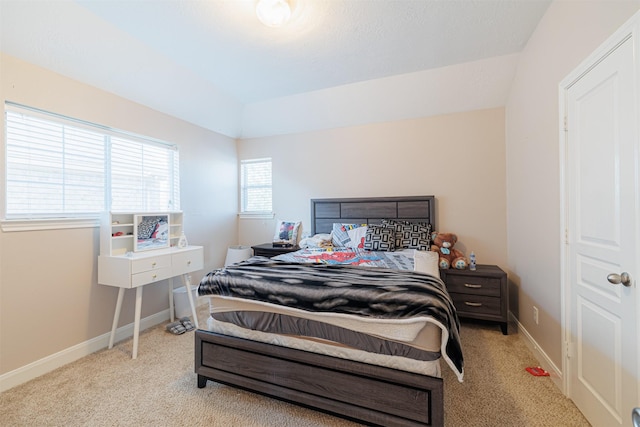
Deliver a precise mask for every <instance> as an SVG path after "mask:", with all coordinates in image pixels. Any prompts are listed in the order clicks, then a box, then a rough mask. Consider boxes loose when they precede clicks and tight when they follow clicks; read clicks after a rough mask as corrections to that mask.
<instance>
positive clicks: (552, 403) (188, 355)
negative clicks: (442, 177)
mask: <svg viewBox="0 0 640 427" xmlns="http://www.w3.org/2000/svg"><path fill="white" fill-rule="evenodd" d="M199 317H200V318H201V322H202V324H205V323H204V320H205V317H206V307H203V308H202V309H201V310H200V316H199ZM462 340H463V341H462V342H463V351H464V353H465V359H466V361H465V363H466V366H465V382H464V383H458V381H457V380H456V379H455V377H454V375H453V373H452V372H451V371H450V370H449V369H448V367H446V366H444V365H443V370H444V374H445V375H444V377H445V425H446V426H451V427H458V426H491V427H495V426H553V427H556V426H588V425H589V424H588V423H587V422H586V420H585V419H584V418H583V417H582V416H581V414H580V412H579V411H578V410H577V409H576V407H575V406H574V405H573V404H572V403H571V402H570V401H569V400H567V399H566V398H565V397H564V396H562V394H561V393H560V392H559V391H558V390H557V389H556V388H555V386H554V385H553V384H552V383H551V381H550V380H549V378H545V377H533V376H531V375H530V374H528V373H527V372H526V371H525V370H524V368H525V367H527V366H535V364H536V361H535V359H534V358H533V356H532V355H531V353H530V352H529V351H528V349H527V348H526V346H525V345H524V343H523V342H522V341H521V340H520V338H519V337H518V335H517V334H511V335H509V336H504V335H502V334H501V333H500V330H499V328H498V327H497V326H493V325H476V324H469V323H464V324H463V328H462ZM131 347H132V342H131V340H126V341H123V342H121V343H118V344H117V345H116V346H115V347H114V349H112V350H103V351H99V352H97V353H95V354H92V355H89V356H87V357H85V358H83V359H81V360H78V361H77V362H74V363H71V364H69V365H67V366H64V367H62V368H60V369H57V370H55V371H54V372H51V373H49V374H47V375H44V376H42V377H40V378H37V379H35V380H33V381H30V382H28V383H26V384H23V385H20V386H18V387H15V388H13V389H11V390H9V391H6V392H4V393H2V394H0V424H1V425H2V426H295V427H302V426H333V427H335V426H355V425H357V424H355V423H352V422H349V421H345V420H342V419H340V418H336V417H332V416H330V415H326V414H323V413H320V412H316V411H312V410H309V409H305V408H301V407H298V406H295V405H291V404H287V403H283V402H280V401H277V400H273V399H269V398H266V397H262V396H259V395H256V394H252V393H248V392H244V391H240V390H237V389H234V388H231V387H227V386H222V385H218V384H214V383H212V382H209V383H208V385H207V387H206V388H204V389H199V388H197V386H196V375H195V374H194V373H193V351H194V349H193V347H194V338H193V333H186V334H183V335H179V336H175V335H171V334H169V333H167V332H165V330H164V325H162V326H158V327H155V328H152V329H150V330H147V331H144V332H143V333H141V335H140V347H139V350H138V358H137V359H136V360H132V359H131Z"/></svg>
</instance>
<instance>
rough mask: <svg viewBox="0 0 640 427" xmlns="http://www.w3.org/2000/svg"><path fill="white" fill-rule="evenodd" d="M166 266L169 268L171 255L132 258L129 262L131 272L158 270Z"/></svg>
mask: <svg viewBox="0 0 640 427" xmlns="http://www.w3.org/2000/svg"><path fill="white" fill-rule="evenodd" d="M167 267H168V268H169V270H171V255H158V256H150V257H149V258H142V259H135V260H133V261H132V262H131V274H137V273H142V272H144V271H152V270H159V269H163V268H167Z"/></svg>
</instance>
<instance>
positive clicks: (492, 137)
mask: <svg viewBox="0 0 640 427" xmlns="http://www.w3.org/2000/svg"><path fill="white" fill-rule="evenodd" d="M238 156H239V158H240V159H250V158H260V157H271V158H272V160H273V203H274V210H275V213H276V218H275V219H299V220H302V222H303V228H304V230H306V231H307V232H308V231H309V223H310V203H309V200H310V199H312V198H322V197H372V196H410V195H435V196H436V214H437V221H438V223H437V228H438V229H439V230H440V231H449V232H454V233H456V234H458V236H459V243H458V245H457V246H458V247H459V249H461V250H462V251H463V252H465V253H467V254H468V253H469V252H470V251H471V250H473V251H474V252H475V253H476V254H477V256H478V262H479V263H485V264H499V265H504V264H506V260H507V252H506V199H505V194H506V183H505V175H506V171H505V142H504V109H503V108H492V109H485V110H476V111H469V112H463V113H456V114H446V115H440V116H433V117H425V118H419V119H410V120H399V121H393V122H386V123H377V124H371V125H363V126H353V127H345V128H337V129H332V130H324V131H313V132H306V133H298V134H291V135H281V136H272V137H265V138H255V139H242V140H239V141H238ZM274 228H275V222H274V221H267V220H252V219H247V220H241V221H240V228H239V238H240V243H241V244H257V243H264V242H269V241H271V240H272V238H273V231H274Z"/></svg>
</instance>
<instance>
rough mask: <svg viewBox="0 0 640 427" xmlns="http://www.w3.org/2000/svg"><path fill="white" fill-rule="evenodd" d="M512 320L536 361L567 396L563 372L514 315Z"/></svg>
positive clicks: (510, 314) (511, 314) (511, 315)
mask: <svg viewBox="0 0 640 427" xmlns="http://www.w3.org/2000/svg"><path fill="white" fill-rule="evenodd" d="M509 316H510V317H511V320H512V321H513V322H514V323H515V324H516V325H517V327H518V333H519V334H520V336H521V337H522V338H523V339H524V342H525V344H526V345H527V347H528V348H529V350H531V352H532V353H533V355H534V356H535V358H536V359H538V363H539V364H540V366H541V367H542V368H544V370H545V371H547V372H549V378H551V381H552V382H553V383H554V384H555V386H556V387H558V389H559V390H560V391H561V392H562V394H564V395H565V396H566V395H567V393H566V391H565V389H564V379H563V378H562V370H561V369H559V368H558V367H557V366H556V365H555V363H553V361H551V359H550V358H549V356H547V354H546V353H545V352H544V350H542V348H541V347H540V346H539V345H538V343H537V342H536V340H534V339H533V337H532V336H531V334H529V332H528V331H527V330H526V329H525V327H524V326H522V324H521V323H520V322H519V321H518V319H516V318H515V317H514V316H513V313H509Z"/></svg>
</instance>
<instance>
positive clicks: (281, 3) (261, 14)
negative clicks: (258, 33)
mask: <svg viewBox="0 0 640 427" xmlns="http://www.w3.org/2000/svg"><path fill="white" fill-rule="evenodd" d="M256 14H257V15H258V19H259V20H260V22H262V23H263V24H264V25H266V26H267V27H280V26H282V25H284V24H285V23H286V22H287V21H288V20H289V18H290V17H291V6H290V5H289V2H288V1H287V0H258V4H257V5H256Z"/></svg>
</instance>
